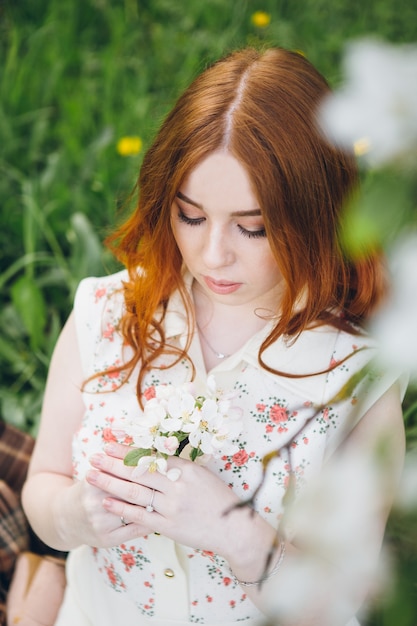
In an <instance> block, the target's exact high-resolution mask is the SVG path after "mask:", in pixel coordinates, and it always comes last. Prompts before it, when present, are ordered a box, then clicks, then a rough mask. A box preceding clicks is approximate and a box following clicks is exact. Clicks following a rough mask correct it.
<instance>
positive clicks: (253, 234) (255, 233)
mask: <svg viewBox="0 0 417 626" xmlns="http://www.w3.org/2000/svg"><path fill="white" fill-rule="evenodd" d="M237 227H238V229H239V232H240V233H241V234H242V235H243V236H244V237H248V238H249V239H257V238H258V237H266V230H265V228H260V229H259V230H247V229H246V228H243V226H240V224H238V225H237Z"/></svg>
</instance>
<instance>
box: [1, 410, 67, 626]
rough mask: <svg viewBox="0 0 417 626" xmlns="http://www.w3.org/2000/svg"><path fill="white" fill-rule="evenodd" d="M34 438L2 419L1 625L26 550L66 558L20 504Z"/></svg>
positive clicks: (4, 618) (3, 623) (3, 624)
mask: <svg viewBox="0 0 417 626" xmlns="http://www.w3.org/2000/svg"><path fill="white" fill-rule="evenodd" d="M34 445H35V441H34V439H33V437H31V436H30V435H28V434H27V433H24V432H22V431H20V430H18V429H17V428H14V427H13V426H11V425H10V424H5V423H4V422H3V421H1V420H0V626H5V624H6V606H5V604H6V595H7V590H8V588H9V585H10V580H11V576H12V573H13V569H14V566H15V562H16V558H17V556H18V554H19V553H20V552H22V551H23V550H27V549H29V550H31V551H33V552H35V553H36V554H40V555H44V554H50V555H52V556H55V557H57V558H61V559H64V558H65V556H66V555H65V553H64V552H57V551H55V550H52V549H51V548H49V547H48V546H46V545H45V544H44V543H43V542H42V541H41V540H40V539H39V538H38V537H36V535H35V534H34V533H33V531H32V530H31V528H30V527H29V525H28V523H27V520H26V517H25V514H24V512H23V509H22V507H21V504H20V492H21V490H22V487H23V483H24V482H25V479H26V474H27V470H28V465H29V460H30V455H31V454H32V450H33V446H34Z"/></svg>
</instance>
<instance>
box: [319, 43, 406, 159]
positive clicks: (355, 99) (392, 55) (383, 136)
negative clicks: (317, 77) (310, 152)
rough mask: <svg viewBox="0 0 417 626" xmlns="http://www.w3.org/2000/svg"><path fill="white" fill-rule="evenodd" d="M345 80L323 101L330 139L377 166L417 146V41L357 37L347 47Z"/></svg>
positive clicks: (322, 123)
mask: <svg viewBox="0 0 417 626" xmlns="http://www.w3.org/2000/svg"><path fill="white" fill-rule="evenodd" d="M344 74H345V84H344V86H342V87H341V88H340V90H338V91H336V92H335V93H334V94H332V95H330V96H329V97H328V98H327V99H326V100H325V101H324V103H323V106H322V108H321V111H320V114H319V123H320V126H321V127H322V129H323V130H324V132H325V134H326V136H327V137H328V138H329V140H330V141H332V142H333V143H335V144H337V145H340V146H342V147H344V148H348V149H352V148H356V153H357V154H358V155H362V154H363V155H365V159H366V160H367V161H368V163H369V164H371V165H373V166H380V165H383V164H385V163H388V162H390V161H393V160H395V159H396V158H397V157H399V156H403V155H407V154H408V153H409V152H410V151H413V150H414V151H415V150H416V148H417V46H416V45H411V44H408V45H392V44H388V43H384V42H382V41H379V40H371V39H365V40H359V41H357V42H355V43H352V44H351V45H350V46H348V47H347V50H346V54H345V57H344Z"/></svg>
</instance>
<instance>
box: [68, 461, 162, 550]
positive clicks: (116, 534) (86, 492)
mask: <svg viewBox="0 0 417 626" xmlns="http://www.w3.org/2000/svg"><path fill="white" fill-rule="evenodd" d="M91 474H92V475H91V476H90V477H89V479H85V480H82V481H80V482H78V483H75V484H73V485H72V486H71V487H70V488H69V489H68V490H67V493H66V494H65V495H63V498H64V502H62V500H61V502H59V504H58V507H57V510H58V511H59V514H57V518H58V526H59V525H60V519H61V521H62V518H63V517H66V521H65V526H67V522H68V519H73V525H74V533H76V537H77V539H76V540H75V543H76V544H78V543H79V542H80V540H81V541H82V543H84V544H86V545H90V546H94V547H97V548H110V547H112V546H118V545H120V544H121V543H123V542H125V541H128V540H131V539H132V538H134V537H140V536H144V535H147V534H148V533H149V531H150V529H149V528H148V527H144V526H143V525H137V524H132V525H131V524H129V525H128V524H127V521H126V522H125V520H124V519H122V517H121V516H120V515H117V514H114V513H112V512H110V511H109V510H107V509H106V508H105V507H104V506H103V501H104V499H105V498H106V497H107V496H108V492H106V491H103V490H102V489H101V488H100V487H99V486H94V477H95V474H96V472H94V473H93V472H91ZM74 502H75V503H76V504H74ZM74 507H76V508H77V509H78V513H75V511H74ZM71 511H72V514H71ZM74 513H75V515H74ZM65 533H66V534H68V529H66V530H65Z"/></svg>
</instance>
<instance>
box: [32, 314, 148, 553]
mask: <svg viewBox="0 0 417 626" xmlns="http://www.w3.org/2000/svg"><path fill="white" fill-rule="evenodd" d="M82 383H83V374H82V367H81V360H80V354H79V349H78V341H77V336H76V329H75V322H74V315H73V314H71V315H70V317H69V319H68V321H67V323H66V325H65V326H64V328H63V330H62V333H61V335H60V337H59V340H58V342H57V345H56V347H55V350H54V354H53V356H52V360H51V365H50V369H49V374H48V380H47V384H46V389H45V396H44V402H43V407H42V417H41V424H40V428H39V434H38V437H37V441H36V445H35V448H34V451H33V455H32V459H31V463H30V466H29V471H28V477H27V480H26V483H25V485H24V488H23V492H22V501H23V506H24V510H25V513H26V515H27V517H28V519H29V521H30V523H31V525H32V527H33V529H34V531H35V532H36V534H37V535H38V536H39V537H40V538H41V539H42V540H43V541H44V542H45V543H46V544H48V545H50V546H52V547H53V548H55V549H57V550H64V551H67V550H70V549H72V548H74V547H76V546H78V545H81V544H88V545H94V546H112V545H118V544H120V543H122V542H123V541H124V540H126V538H127V533H126V529H125V528H124V527H122V526H121V522H120V517H119V516H115V515H112V514H110V513H108V512H107V511H106V510H105V509H104V508H103V506H102V501H103V498H104V496H105V494H103V492H102V491H101V490H100V489H97V488H95V487H92V486H91V485H89V484H88V483H87V481H85V480H81V481H74V480H73V478H72V439H73V435H74V433H75V432H76V431H77V430H78V428H79V427H80V424H81V420H82V417H83V414H84V411H85V406H84V403H83V399H82V394H81V388H82ZM133 530H134V531H135V533H136V536H139V535H140V534H143V528H137V527H135V528H134V529H133V528H130V529H129V536H130V537H131V533H132V531H133Z"/></svg>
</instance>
